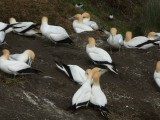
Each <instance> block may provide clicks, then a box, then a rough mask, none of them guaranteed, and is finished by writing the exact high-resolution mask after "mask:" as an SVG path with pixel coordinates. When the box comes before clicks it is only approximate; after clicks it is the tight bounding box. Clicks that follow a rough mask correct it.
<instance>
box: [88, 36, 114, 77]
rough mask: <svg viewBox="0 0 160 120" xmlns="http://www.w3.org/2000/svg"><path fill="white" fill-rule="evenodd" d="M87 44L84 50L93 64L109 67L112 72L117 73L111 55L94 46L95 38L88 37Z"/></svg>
mask: <svg viewBox="0 0 160 120" xmlns="http://www.w3.org/2000/svg"><path fill="white" fill-rule="evenodd" d="M88 42H89V44H87V46H86V52H87V54H88V56H89V57H90V58H91V60H92V61H93V62H94V64H101V65H104V66H106V67H107V68H109V69H110V70H111V71H112V72H114V73H116V74H117V72H116V71H117V69H116V68H115V66H114V64H113V62H112V58H111V56H110V55H109V54H108V52H106V51H105V50H103V49H102V48H98V47H96V46H95V44H96V43H95V39H94V38H92V37H89V38H88Z"/></svg>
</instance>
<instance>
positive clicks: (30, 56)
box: [8, 50, 35, 66]
mask: <svg viewBox="0 0 160 120" xmlns="http://www.w3.org/2000/svg"><path fill="white" fill-rule="evenodd" d="M8 59H9V60H15V61H21V62H25V63H27V64H28V65H29V66H31V64H32V62H33V61H34V59H35V53H34V52H33V51H32V50H25V51H24V52H23V53H20V54H18V53H17V54H11V55H9V58H8Z"/></svg>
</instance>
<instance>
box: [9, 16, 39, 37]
mask: <svg viewBox="0 0 160 120" xmlns="http://www.w3.org/2000/svg"><path fill="white" fill-rule="evenodd" d="M9 23H10V24H15V23H17V21H16V19H15V18H9ZM18 23H19V24H17V25H14V28H13V32H14V33H17V34H19V35H24V36H36V35H41V33H40V31H39V32H38V26H39V25H40V24H38V23H33V22H18Z"/></svg>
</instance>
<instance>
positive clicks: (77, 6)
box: [75, 3, 83, 9]
mask: <svg viewBox="0 0 160 120" xmlns="http://www.w3.org/2000/svg"><path fill="white" fill-rule="evenodd" d="M82 7H83V4H82V3H77V4H75V8H77V9H82Z"/></svg>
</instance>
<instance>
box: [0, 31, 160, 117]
mask: <svg viewBox="0 0 160 120" xmlns="http://www.w3.org/2000/svg"><path fill="white" fill-rule="evenodd" d="M88 36H93V37H94V38H96V41H97V43H98V44H97V45H98V46H99V47H102V48H103V49H105V50H107V51H109V46H108V45H107V42H106V39H107V36H106V35H105V34H103V33H101V32H86V33H81V34H72V35H71V38H72V39H73V40H74V42H75V43H74V45H67V44H57V45H56V46H51V43H50V41H48V40H47V39H45V38H41V37H35V38H28V37H23V36H18V35H15V34H13V33H11V34H8V35H7V36H6V41H7V43H8V45H9V46H10V47H9V48H10V51H11V53H20V52H23V51H24V50H25V49H32V50H33V51H35V53H36V60H35V61H34V62H33V64H32V65H33V67H34V68H36V69H39V70H41V71H42V72H43V73H42V74H40V75H27V76H17V77H16V79H12V77H13V76H10V75H7V74H4V73H3V72H0V79H1V80H0V96H1V99H0V119H1V120H55V119H56V120H75V119H76V120H89V119H90V120H103V119H104V118H103V117H102V116H101V114H100V112H99V111H97V110H93V109H91V108H84V109H79V110H77V111H76V112H73V111H71V110H68V109H67V108H68V107H69V106H70V105H71V100H72V96H73V94H74V93H75V92H76V90H77V89H78V88H79V87H80V85H78V84H75V83H73V82H72V81H71V80H70V79H68V77H67V76H66V75H65V74H64V73H63V72H61V71H60V70H59V69H57V68H56V66H55V63H54V60H61V61H63V62H64V63H66V64H76V65H79V66H81V67H82V68H84V69H87V68H93V64H92V62H91V61H90V59H89V57H88V56H87V54H86V51H85V46H86V44H87V37H88ZM159 50H160V49H159V48H158V47H154V48H150V49H148V50H137V49H125V48H122V50H121V51H120V52H118V51H113V53H112V54H111V57H112V58H113V61H114V62H115V63H117V65H118V70H119V75H115V74H114V73H111V72H107V73H105V74H104V75H103V76H102V77H101V87H102V90H103V91H104V93H105V95H106V96H107V99H108V109H109V110H110V112H111V114H110V115H109V118H110V120H160V114H159V111H160V92H159V88H158V87H157V86H156V84H155V82H154V80H153V73H154V70H155V64H156V61H157V60H159V59H160V57H159V56H160V51H159Z"/></svg>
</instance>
